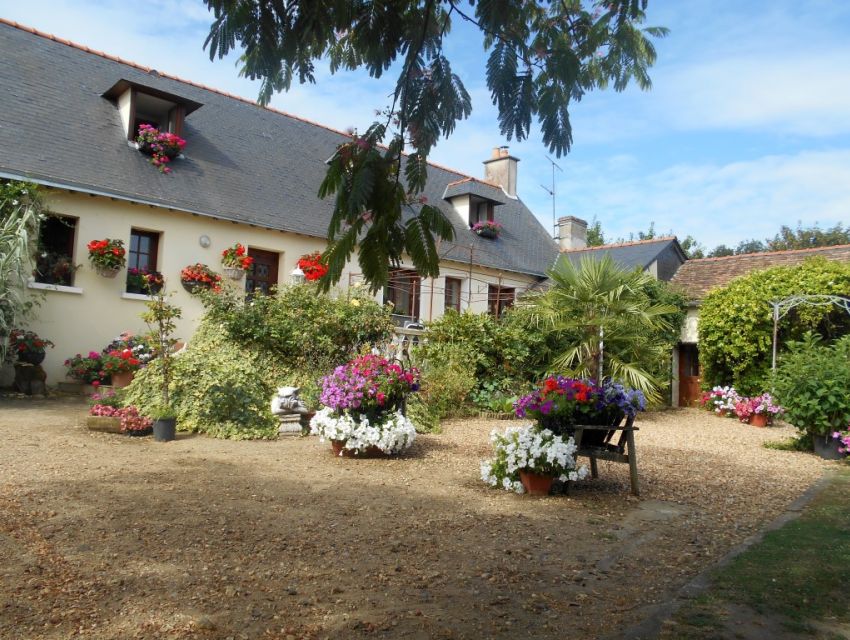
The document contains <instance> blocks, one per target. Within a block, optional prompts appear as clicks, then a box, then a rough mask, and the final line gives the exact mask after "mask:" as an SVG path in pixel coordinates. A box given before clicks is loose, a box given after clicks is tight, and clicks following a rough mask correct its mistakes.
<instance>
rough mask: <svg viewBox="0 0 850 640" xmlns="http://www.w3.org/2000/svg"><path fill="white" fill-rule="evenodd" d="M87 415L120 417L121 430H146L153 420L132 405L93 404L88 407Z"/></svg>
mask: <svg viewBox="0 0 850 640" xmlns="http://www.w3.org/2000/svg"><path fill="white" fill-rule="evenodd" d="M89 415H92V416H103V417H106V418H120V419H121V431H124V432H125V433H126V432H128V431H146V430H147V429H150V428H151V425H153V420H151V419H150V418H146V417H145V416H142V415H139V410H138V409H137V408H136V407H134V406H132V405H131V406H129V407H112V406H110V405H108V404H95V405H92V406H91V407H90V408H89Z"/></svg>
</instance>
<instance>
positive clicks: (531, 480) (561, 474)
mask: <svg viewBox="0 0 850 640" xmlns="http://www.w3.org/2000/svg"><path fill="white" fill-rule="evenodd" d="M490 440H491V441H492V443H493V445H494V447H495V453H496V455H495V457H494V458H492V459H490V460H485V461H484V462H482V463H481V479H482V480H484V482H486V483H487V484H489V485H490V486H492V487H500V488H502V489H507V490H508V491H515V492H517V493H528V494H529V495H548V493H549V492H550V491H551V489H552V483H553V482H554V481H555V480H556V479H559V480H561V481H562V482H567V481H575V480H581V479H583V478H586V477H587V473H588V470H587V467H586V466H585V465H582V466H581V467H577V465H576V450H577V449H576V445H575V442H574V441H573V439H572V438H571V437H570V438H567V439H564V438H562V437H561V436H559V435H556V434H554V433H552V431H550V430H549V429H543V428H541V427H539V426H536V425H526V426H524V427H508V428H507V429H506V430H505V432H504V433H503V434H500V433H499V432H497V431H495V430H494V431H493V433H492V434H491V435H490Z"/></svg>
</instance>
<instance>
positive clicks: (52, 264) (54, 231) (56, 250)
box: [33, 216, 77, 287]
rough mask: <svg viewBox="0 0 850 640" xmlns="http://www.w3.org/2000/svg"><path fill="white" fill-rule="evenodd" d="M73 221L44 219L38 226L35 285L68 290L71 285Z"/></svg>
mask: <svg viewBox="0 0 850 640" xmlns="http://www.w3.org/2000/svg"><path fill="white" fill-rule="evenodd" d="M76 232H77V219H76V218H67V217H65V216H47V217H46V218H45V219H44V220H42V222H41V227H40V228H39V236H38V256H37V258H36V266H35V271H34V272H33V277H34V278H35V281H36V282H42V283H44V284H58V285H62V286H65V287H70V286H72V285H73V284H74V271H76V270H77V268H76V267H75V266H74V239H75V236H76Z"/></svg>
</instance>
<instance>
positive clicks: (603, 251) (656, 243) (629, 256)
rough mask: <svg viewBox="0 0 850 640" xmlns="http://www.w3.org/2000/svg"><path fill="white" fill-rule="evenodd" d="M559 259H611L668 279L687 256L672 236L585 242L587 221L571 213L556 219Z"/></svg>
mask: <svg viewBox="0 0 850 640" xmlns="http://www.w3.org/2000/svg"><path fill="white" fill-rule="evenodd" d="M558 238H559V246H560V250H561V259H564V258H566V259H568V260H570V261H571V262H572V263H573V264H574V265H576V266H578V265H579V264H580V263H581V261H582V259H584V258H588V257H590V258H599V259H601V258H603V257H604V256H610V257H611V259H612V260H613V261H614V262H615V263H617V264H618V265H620V266H621V267H623V268H625V269H640V270H641V271H646V272H648V273H650V274H652V275H653V276H655V277H656V278H657V279H659V280H664V281H668V280H670V278H672V277H673V276H674V275H675V273H676V271H677V270H678V269H679V267H681V266H682V265H683V264H684V263H685V261H686V260H687V259H688V258H687V256H686V255H685V252H684V251H683V250H682V247H681V246H680V245H679V241H678V240H677V239H676V238H675V237H674V236H667V237H663V238H652V239H651V240H636V241H634V242H620V243H615V244H605V245H601V246H597V247H588V246H587V222H586V221H585V220H582V219H581V218H576V217H574V216H564V217H562V218H560V219H559V220H558Z"/></svg>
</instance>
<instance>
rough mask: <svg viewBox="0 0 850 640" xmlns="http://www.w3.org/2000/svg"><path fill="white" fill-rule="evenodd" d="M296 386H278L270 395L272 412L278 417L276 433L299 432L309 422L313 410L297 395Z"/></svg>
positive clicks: (297, 389)
mask: <svg viewBox="0 0 850 640" xmlns="http://www.w3.org/2000/svg"><path fill="white" fill-rule="evenodd" d="M298 391H299V388H298V387H278V390H277V393H276V394H275V395H274V396H272V414H273V415H276V416H278V417H279V418H280V429H279V431H278V433H281V434H283V433H301V429H302V428H303V427H307V426H309V424H310V418H312V417H313V414H314V412H313V411H310V409H308V408H307V406H306V405H305V404H304V401H303V400H301V398H299V397H298Z"/></svg>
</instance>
